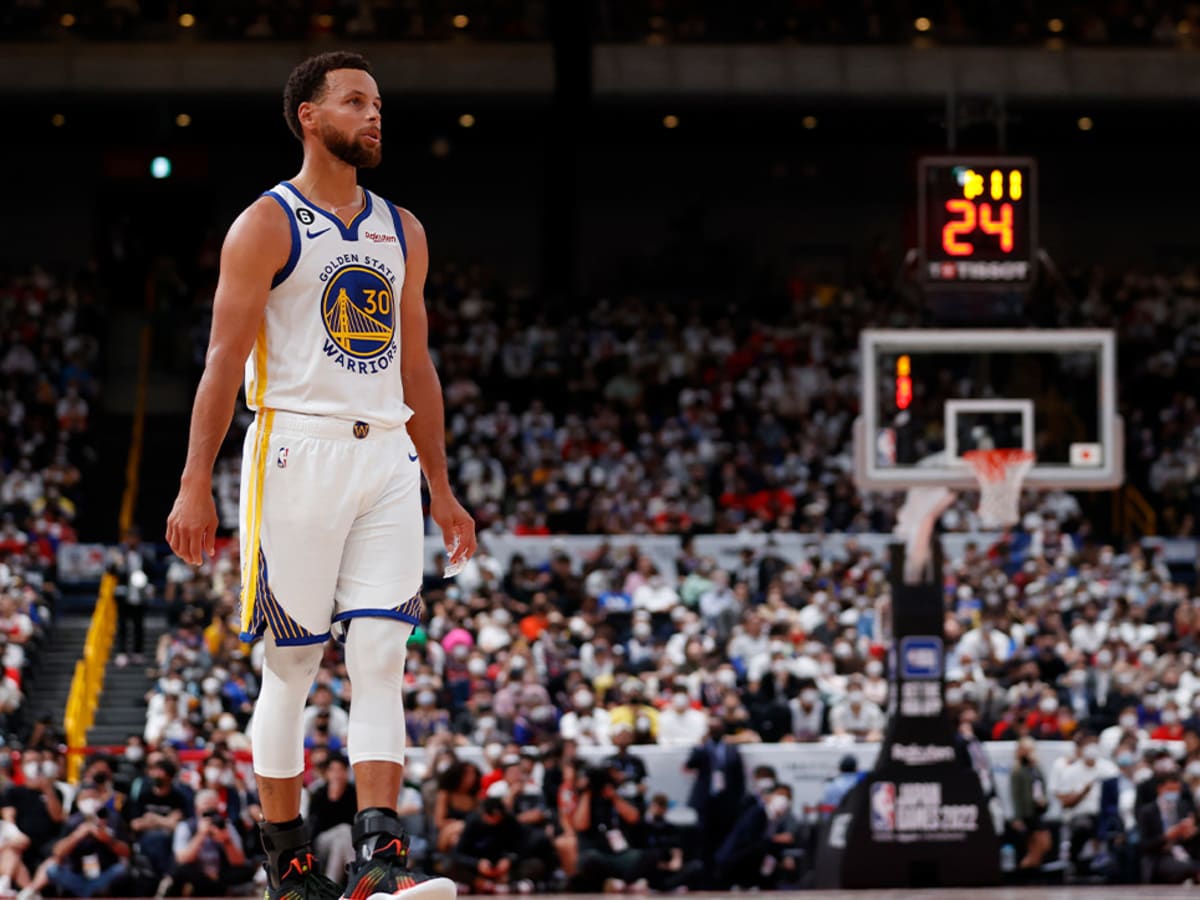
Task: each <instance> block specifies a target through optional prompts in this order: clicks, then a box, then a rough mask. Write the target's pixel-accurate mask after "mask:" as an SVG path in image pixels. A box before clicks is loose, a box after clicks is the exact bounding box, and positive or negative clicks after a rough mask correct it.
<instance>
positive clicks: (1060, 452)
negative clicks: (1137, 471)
mask: <svg viewBox="0 0 1200 900" xmlns="http://www.w3.org/2000/svg"><path fill="white" fill-rule="evenodd" d="M860 350H861V359H862V373H863V379H862V409H861V415H860V418H859V419H858V421H857V422H856V423H855V434H854V442H855V477H856V480H857V481H858V483H859V486H860V487H862V488H864V489H871V490H903V489H905V488H909V487H917V486H920V485H944V486H946V487H951V488H972V487H975V485H976V481H975V477H974V475H973V474H972V472H971V469H970V467H969V466H967V464H966V463H965V462H964V461H963V459H962V454H963V453H965V452H967V451H969V450H988V449H1000V448H1020V449H1025V450H1032V451H1033V452H1034V453H1035V454H1036V455H1037V461H1036V462H1035V464H1034V466H1033V469H1032V470H1031V471H1030V472H1029V474H1028V476H1027V477H1026V478H1025V487H1026V488H1030V489H1034V490H1037V489H1041V490H1051V489H1057V488H1063V489H1068V490H1099V489H1105V488H1114V487H1118V486H1120V484H1121V483H1122V482H1123V480H1124V473H1125V467H1124V457H1123V449H1124V446H1123V437H1122V431H1121V420H1120V417H1119V416H1118V415H1117V409H1116V368H1117V361H1116V339H1115V336H1114V333H1113V332H1112V331H1110V330H1105V329H1068V330H1044V331H1039V330H1024V329H962V330H947V329H929V330H920V329H904V330H901V329H896V330H874V329H869V330H866V331H863V332H862V334H861V336H860Z"/></svg>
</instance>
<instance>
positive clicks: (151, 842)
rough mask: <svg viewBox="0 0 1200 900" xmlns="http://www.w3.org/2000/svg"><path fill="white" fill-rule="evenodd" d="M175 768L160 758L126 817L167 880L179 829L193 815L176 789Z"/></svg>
mask: <svg viewBox="0 0 1200 900" xmlns="http://www.w3.org/2000/svg"><path fill="white" fill-rule="evenodd" d="M175 772H176V770H175V766H174V765H173V764H172V763H171V762H169V761H168V760H165V759H159V760H156V761H155V762H153V763H151V764H150V765H149V766H147V769H146V775H147V776H148V779H147V782H148V783H144V784H142V785H140V789H138V790H137V791H136V794H135V795H134V796H132V797H130V798H129V803H128V804H127V805H126V815H127V817H128V820H129V826H130V828H131V829H132V830H133V833H134V835H135V837H136V841H137V846H138V849H139V850H140V851H141V852H142V854H143V855H144V856H145V857H146V858H147V859H148V860H149V861H150V863H151V865H152V866H153V867H154V870H155V874H157V875H158V877H159V878H163V877H165V876H167V875H169V874H170V872H171V868H172V866H173V865H174V853H173V852H172V841H173V840H174V836H175V826H176V825H178V824H179V823H180V822H182V821H183V820H184V818H185V817H186V816H187V815H188V813H189V812H190V804H189V803H188V801H187V798H186V797H184V795H183V792H182V791H181V790H180V789H179V788H178V787H176V786H175V783H174V782H175Z"/></svg>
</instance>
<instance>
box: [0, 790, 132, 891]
mask: <svg viewBox="0 0 1200 900" xmlns="http://www.w3.org/2000/svg"><path fill="white" fill-rule="evenodd" d="M105 794H106V791H105V790H104V789H103V788H101V787H99V786H98V785H96V784H95V783H94V782H91V781H85V782H84V783H83V784H81V785H80V787H79V793H78V795H77V796H76V799H75V809H76V812H74V813H73V814H72V815H71V816H70V818H68V819H67V823H66V826H65V833H66V837H64V838H62V839H61V840H59V841H58V842H57V843H56V844H55V845H54V849H53V851H52V852H51V855H50V857H49V858H48V859H47V860H46V861H45V862H44V863H43V864H42V865H41V866H40V867H39V868H38V870H37V874H36V875H34V877H33V881H31V882H30V883H29V886H28V887H26V888H25V889H24V890H23V891H21V893H20V895H19V896H20V897H21V900H28V898H31V897H37V896H40V895H41V891H42V889H43V888H45V887H46V886H47V885H49V884H53V885H55V886H56V887H57V888H59V889H60V890H62V891H65V892H66V893H67V894H70V895H71V896H74V897H95V896H99V895H104V894H106V893H108V891H109V890H110V888H111V887H112V886H113V885H114V884H115V883H116V882H117V881H119V880H121V879H122V878H124V877H125V876H126V875H127V874H128V873H129V864H128V862H127V860H128V859H129V855H130V849H129V843H128V841H127V840H126V836H125V823H124V822H123V821H122V820H121V817H120V816H118V815H116V814H115V813H113V811H112V809H111V808H110V807H108V806H106V805H104V798H105Z"/></svg>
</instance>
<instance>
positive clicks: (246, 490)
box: [167, 53, 475, 900]
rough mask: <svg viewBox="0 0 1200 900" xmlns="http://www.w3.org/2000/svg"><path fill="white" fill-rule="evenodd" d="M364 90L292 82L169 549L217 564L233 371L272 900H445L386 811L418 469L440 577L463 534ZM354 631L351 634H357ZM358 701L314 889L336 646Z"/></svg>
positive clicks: (227, 309)
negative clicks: (244, 429)
mask: <svg viewBox="0 0 1200 900" xmlns="http://www.w3.org/2000/svg"><path fill="white" fill-rule="evenodd" d="M380 108H381V102H380V98H379V89H378V87H377V86H376V84H375V79H374V78H372V77H371V70H370V66H369V65H368V63H367V61H366V60H365V59H363V58H362V57H361V56H358V55H357V54H353V53H324V54H321V55H320V56H316V57H313V58H312V59H309V60H306V61H305V62H303V63H301V64H300V65H299V66H297V67H296V68H295V70H293V72H292V73H291V76H290V77H289V78H288V83H287V88H286V91H285V93H284V116H285V118H286V119H287V123H288V125H289V127H290V128H291V130H292V132H293V133H294V134H295V135H296V137H297V138H298V139H299V140H300V141H301V143H302V144H303V145H304V163H303V165H302V167H301V169H300V173H299V174H298V175H297V176H296V177H295V178H293V179H292V180H291V181H285V182H282V183H281V184H279V185H277V186H276V187H275V188H273V189H271V190H269V191H267V192H266V193H265V194H263V196H261V197H260V198H259V199H258V200H256V201H255V202H254V203H253V204H251V205H250V207H249V208H247V209H246V210H245V211H244V212H243V213H242V214H241V215H240V216H239V217H238V218H237V220H236V221H235V222H234V223H233V225H232V227H231V228H230V229H229V234H228V235H227V236H226V238H225V245H224V247H223V248H222V251H221V273H220V279H219V281H218V284H217V290H216V297H215V299H214V301H213V323H212V335H211V337H210V341H209V347H208V356H207V359H206V364H205V368H204V374H203V376H202V377H201V379H200V385H199V387H198V388H197V391H196V401H195V408H194V409H193V412H192V424H191V433H190V438H189V444H188V455H187V462H186V464H185V466H184V471H183V476H182V478H181V483H180V490H179V496H178V498H177V499H176V501H175V506H174V508H173V509H172V511H171V515H170V517H169V519H168V521H167V540H168V542H169V543H170V545H171V549H172V550H174V551H175V552H176V553H177V554H179V556H180V557H182V558H183V559H184V560H186V561H187V562H188V563H191V564H192V565H197V564H199V563H200V562H201V560H202V558H203V554H205V553H207V554H208V555H209V556H210V557H211V556H212V554H213V552H214V536H215V534H216V530H217V512H216V507H215V505H214V503H213V495H212V478H211V475H212V470H213V463H214V462H215V460H216V456H217V452H218V450H219V448H220V446H221V442H222V440H223V438H224V436H225V433H226V431H227V430H228V428H229V423H230V420H231V419H232V416H233V407H234V403H235V400H236V397H237V391H238V386H239V382H240V381H241V373H242V370H243V368H244V370H245V389H246V400H247V403H248V404H249V406H250V408H251V409H253V410H255V411H256V417H255V421H254V426H253V427H252V428H251V429H250V431H249V433H248V434H247V435H246V442H245V447H244V451H243V464H242V486H241V510H242V518H241V548H242V638H243V640H246V641H252V640H254V639H255V638H257V637H260V636H261V637H263V638H264V639H265V641H266V647H265V651H266V657H265V664H264V667H263V678H262V693H261V694H260V696H259V698H258V703H257V705H256V707H255V711H254V718H253V724H252V727H251V737H252V740H253V747H254V772H255V776H256V778H257V780H258V788H259V795H260V799H261V801H262V808H263V812H264V818H265V821H264V822H263V824H262V835H263V847H264V849H265V850H266V853H267V871H268V876H269V878H268V885H269V886H268V889H267V892H266V897H267V900H285V898H286V900H305V898H309V900H327V898H334V897H337V896H339V895H343V896H345V897H347V898H353V900H383V898H390V897H391V896H393V895H397V894H404V895H405V897H406V898H408V897H411V898H413V900H417V898H420V900H452V898H453V897H454V895H455V893H456V891H455V886H454V883H453V882H452V881H450V880H448V879H445V878H427V877H425V876H423V875H419V874H416V873H414V872H412V871H411V870H410V869H409V867H408V841H407V837H406V836H405V834H404V831H403V829H402V828H401V826H400V822H399V820H398V818H397V816H396V801H397V798H398V796H399V793H400V787H401V783H402V774H403V766H404V745H405V740H404V738H405V732H404V714H403V709H402V706H401V702H402V693H401V692H402V688H403V683H404V681H403V679H404V658H405V645H406V643H407V641H408V639H409V636H410V635H411V634H412V630H413V626H414V625H415V624H416V623H417V622H418V621H419V617H420V613H421V599H420V595H419V589H420V586H421V577H422V569H423V565H422V563H423V551H422V533H423V528H422V515H421V471H422V470H424V473H425V479H426V481H427V482H428V485H429V491H430V497H431V504H430V513H431V515H432V516H433V519H434V521H435V522H437V524H438V525H439V526H440V527H441V529H442V534H443V537H444V540H445V544H446V549H447V555H448V560H449V563H450V564H451V565H454V564H457V563H462V562H465V561H466V560H467V559H468V558H469V557H470V556H471V554H472V553H474V551H475V524H474V522H473V521H472V519H471V517H470V516H469V515H468V514H467V512H466V510H464V509H463V507H462V506H461V505H460V504H459V503H458V501H457V500H456V499H455V498H454V496H453V494H452V493H451V490H450V483H449V477H448V474H447V466H446V449H445V428H444V410H443V406H442V393H441V384H440V382H439V380H438V376H437V372H436V371H435V370H434V367H433V363H432V361H431V359H430V356H429V350H428V347H427V337H428V323H427V320H426V316H425V301H424V282H425V274H426V271H427V269H428V265H429V254H428V249H427V247H426V243H425V234H424V231H423V229H422V228H421V223H420V222H418V221H417V219H416V218H415V217H414V216H413V215H412V213H410V212H408V211H407V210H404V209H398V208H397V207H394V206H393V205H392V204H391V203H389V202H388V201H386V200H384V199H382V198H381V197H378V196H376V195H374V194H372V193H371V192H370V191H367V190H365V189H363V188H360V187H359V186H358V183H357V172H358V169H359V168H371V167H374V166H376V165H378V164H379V161H380V154H381V151H382V143H381V134H380V122H381V116H380ZM358 619H364V620H365V621H362V622H357V623H356V620H358ZM335 628H336V629H338V631H339V632H342V631H344V632H345V634H344V636H345V640H346V668H347V671H348V672H349V675H350V678H351V680H352V681H353V684H354V703H353V704H352V706H351V709H350V725H349V738H348V749H349V755H350V762H351V764H352V765H353V767H354V773H355V780H356V784H357V789H358V805H359V812H358V815H357V816H356V817H355V820H354V825H353V839H354V845H355V863H354V864H353V865H352V866H351V868H350V869H349V871H348V883H347V884H346V886H345V889H344V890H343V889H342V888H341V887H340V886H339V885H337V884H335V883H334V882H332V881H330V880H329V879H327V878H325V877H324V876H323V875H321V874H320V873H319V871H318V867H317V863H316V860H315V859H314V856H313V851H312V847H311V845H310V843H309V836H308V833H307V829H306V828H305V825H304V823H303V821H302V820H301V818H300V789H301V774H302V772H303V769H304V758H303V738H302V723H303V710H304V705H305V700H306V698H307V696H308V692H309V688H310V686H311V684H312V681H313V677H314V676H315V675H316V672H317V668H318V667H319V665H320V662H321V656H322V653H323V645H324V643H325V641H326V640H327V639H328V638H329V636H330V634H331V629H335Z"/></svg>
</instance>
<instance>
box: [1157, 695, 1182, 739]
mask: <svg viewBox="0 0 1200 900" xmlns="http://www.w3.org/2000/svg"><path fill="white" fill-rule="evenodd" d="M1158 718H1159V724H1158V726H1157V727H1156V728H1155V729H1154V730H1153V731H1151V732H1150V739H1151V740H1153V741H1181V740H1183V722H1182V721H1181V720H1180V715H1179V704H1178V703H1176V702H1175V701H1174V700H1168V701H1167V702H1166V704H1165V705H1164V706H1163V708H1162V711H1161V712H1160V713H1159V716H1158Z"/></svg>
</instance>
